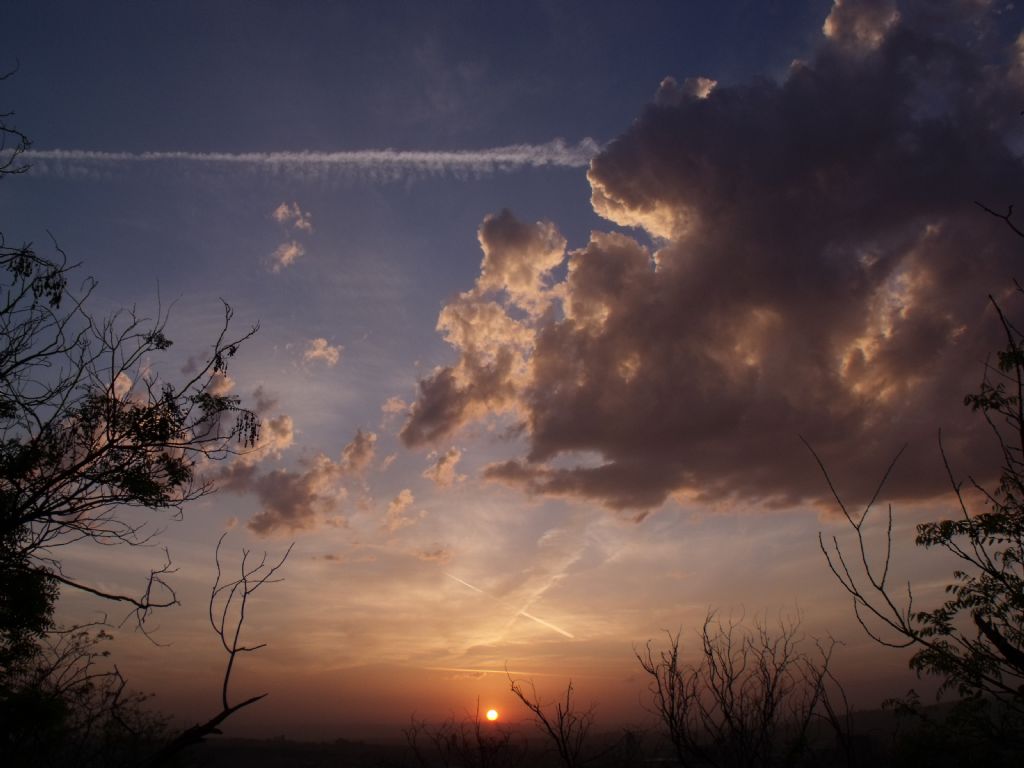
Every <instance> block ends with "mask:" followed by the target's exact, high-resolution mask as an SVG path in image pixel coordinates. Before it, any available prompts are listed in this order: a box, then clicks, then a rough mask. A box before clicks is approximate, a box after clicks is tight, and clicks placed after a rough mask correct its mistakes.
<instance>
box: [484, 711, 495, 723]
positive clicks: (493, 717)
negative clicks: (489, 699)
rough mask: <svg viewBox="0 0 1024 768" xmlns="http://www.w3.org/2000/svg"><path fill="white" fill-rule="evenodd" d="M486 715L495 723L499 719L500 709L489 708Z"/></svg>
mask: <svg viewBox="0 0 1024 768" xmlns="http://www.w3.org/2000/svg"><path fill="white" fill-rule="evenodd" d="M484 717H486V718H487V719H488V720H490V721H491V722H492V723H493V722H494V721H495V720H497V719H498V710H496V709H488V710H487V714H486V715H484Z"/></svg>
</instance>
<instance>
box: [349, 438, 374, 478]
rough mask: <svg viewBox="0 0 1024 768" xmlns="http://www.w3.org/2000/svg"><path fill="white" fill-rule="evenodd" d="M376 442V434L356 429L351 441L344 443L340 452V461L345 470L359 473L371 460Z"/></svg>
mask: <svg viewBox="0 0 1024 768" xmlns="http://www.w3.org/2000/svg"><path fill="white" fill-rule="evenodd" d="M376 444H377V435H376V434H374V433H373V432H363V430H361V429H357V430H356V434H355V437H353V438H352V442H350V443H349V444H348V445H346V446H345V448H344V449H343V450H342V452H341V463H342V466H344V467H345V471H346V472H350V473H352V474H359V473H360V472H362V471H363V470H365V469H366V468H367V467H368V466H369V465H370V462H371V461H373V456H374V452H375V447H376Z"/></svg>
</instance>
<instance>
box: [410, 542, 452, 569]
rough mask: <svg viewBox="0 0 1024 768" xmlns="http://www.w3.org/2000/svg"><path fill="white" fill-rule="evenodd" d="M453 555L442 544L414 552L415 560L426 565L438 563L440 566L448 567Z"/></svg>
mask: <svg viewBox="0 0 1024 768" xmlns="http://www.w3.org/2000/svg"><path fill="white" fill-rule="evenodd" d="M454 557H455V555H454V554H453V553H452V551H451V549H449V548H448V547H446V546H444V545H443V544H435V545H434V546H432V547H430V548H428V549H421V550H418V551H417V552H416V558H417V559H419V560H422V561H423V562H426V563H440V564H441V565H448V564H449V563H450V562H451V561H452V560H453V559H454Z"/></svg>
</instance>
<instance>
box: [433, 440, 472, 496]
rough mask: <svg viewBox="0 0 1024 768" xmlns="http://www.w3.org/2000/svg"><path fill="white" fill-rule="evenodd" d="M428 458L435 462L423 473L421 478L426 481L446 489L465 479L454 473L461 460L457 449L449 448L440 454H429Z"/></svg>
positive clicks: (460, 453)
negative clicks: (431, 481)
mask: <svg viewBox="0 0 1024 768" xmlns="http://www.w3.org/2000/svg"><path fill="white" fill-rule="evenodd" d="M430 458H432V459H435V461H434V463H433V464H431V465H430V466H429V467H428V468H427V469H426V470H424V472H423V477H425V478H427V479H428V480H433V481H434V483H435V484H437V485H439V486H441V487H442V488H447V487H449V486H451V485H452V484H453V483H458V482H461V481H463V480H465V479H466V476H465V475H459V474H456V473H455V467H456V466H457V465H458V463H459V459H461V458H462V451H460V450H459V449H458V448H455V447H452V448H449V449H448V450H447V451H445V452H444V453H442V454H431V456H430Z"/></svg>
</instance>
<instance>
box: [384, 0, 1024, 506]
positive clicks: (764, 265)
mask: <svg viewBox="0 0 1024 768" xmlns="http://www.w3.org/2000/svg"><path fill="white" fill-rule="evenodd" d="M995 12H996V9H995V7H994V6H993V5H991V4H984V3H977V2H963V3H944V4H935V3H905V4H900V5H899V6H898V7H897V6H896V5H894V4H892V3H885V2H875V1H871V2H867V1H865V0H861V1H860V2H849V1H847V2H841V3H837V4H836V6H835V7H834V8H833V10H832V13H831V14H830V16H829V18H828V20H827V21H826V22H825V25H824V29H823V38H822V41H821V43H820V45H819V47H818V49H817V50H816V51H815V52H814V53H813V55H812V56H810V57H809V58H808V59H807V60H806V61H802V62H794V64H793V66H792V68H791V70H790V72H789V74H788V75H787V77H786V78H785V80H784V81H783V82H781V83H776V82H771V81H767V80H763V81H758V82H754V83H751V84H747V85H739V86H733V87H722V86H718V87H712V83H711V82H710V81H707V80H702V79H690V80H688V81H685V82H684V84H683V86H679V85H677V84H676V82H675V81H673V80H671V79H666V81H665V82H664V83H663V84H662V88H661V90H660V91H659V94H658V97H657V98H656V100H655V102H654V103H653V104H652V105H650V106H649V107H648V108H646V109H645V110H644V112H643V113H642V114H641V115H640V117H639V118H638V119H637V120H636V121H635V123H634V124H633V125H632V127H631V128H630V129H629V130H628V131H627V132H626V133H625V134H624V135H622V136H621V137H619V138H618V139H616V140H615V141H613V142H612V143H611V144H610V145H608V146H607V147H606V148H605V150H604V151H602V152H601V154H599V155H598V156H597V157H596V158H595V159H594V160H593V162H592V164H591V169H590V172H589V179H590V182H591V186H592V190H593V198H592V200H593V205H594V208H595V210H596V211H597V212H598V213H600V214H601V215H603V216H604V217H606V218H608V219H610V220H611V221H613V222H615V223H617V224H620V225H623V226H639V227H643V228H644V229H646V230H647V232H648V233H650V234H651V235H652V236H653V237H654V240H655V243H656V245H657V250H656V251H655V252H654V253H650V252H649V251H648V250H647V249H646V248H645V247H643V246H642V245H641V244H640V243H638V242H637V241H636V240H634V239H633V238H631V237H627V236H625V235H622V234H601V233H595V234H593V236H592V238H591V241H590V243H589V244H588V245H587V246H586V247H584V248H582V249H579V250H576V251H574V252H572V253H571V254H570V255H569V258H568V272H567V275H566V278H565V280H564V281H562V282H559V283H557V284H550V281H549V280H548V279H547V276H548V275H549V271H550V270H551V268H552V266H553V265H552V262H551V261H550V260H544V259H541V260H538V259H536V258H534V256H533V254H534V253H535V252H536V247H535V248H533V249H531V248H525V249H520V251H521V254H522V255H519V256H517V255H516V252H515V251H514V250H509V251H508V253H509V254H511V256H510V258H512V259H518V261H517V265H519V266H522V268H523V269H525V270H526V273H529V274H530V275H532V276H531V277H530V279H529V280H526V278H524V277H523V274H525V273H524V272H522V271H521V270H519V269H518V267H514V265H512V264H511V263H509V262H508V261H507V260H506V261H502V262H501V264H502V268H501V271H500V274H501V275H504V276H505V278H504V279H503V280H496V279H495V278H494V274H495V270H494V269H493V268H491V267H488V266H487V265H488V264H493V263H495V260H494V259H493V258H491V256H490V252H491V251H493V250H494V249H495V248H500V247H501V246H500V242H499V241H501V240H502V238H503V237H504V239H505V242H506V243H507V244H509V245H512V244H515V243H523V242H527V241H528V239H527V238H525V237H524V236H523V234H522V232H523V230H522V227H524V226H526V225H519V226H518V227H517V226H513V225H512V224H511V222H508V221H506V222H505V225H506V226H504V227H500V228H499V227H490V228H488V227H487V225H486V222H485V226H484V227H482V228H481V233H483V232H485V231H486V232H488V234H489V235H491V236H490V237H489V238H488V239H487V240H486V241H485V239H484V237H483V235H481V243H482V245H484V246H485V258H484V265H485V268H484V270H483V274H482V276H481V279H480V280H479V281H478V283H477V286H476V287H475V288H474V289H473V290H472V291H470V292H468V293H466V294H462V295H461V296H460V297H459V298H458V299H456V300H455V301H453V302H452V303H451V304H450V305H449V306H448V307H446V308H445V310H444V311H443V312H442V316H441V320H440V321H439V328H440V329H441V330H443V331H444V332H445V334H446V337H447V338H448V340H449V341H450V342H451V343H452V344H453V345H454V346H456V348H457V349H459V350H460V352H461V359H460V362H459V363H458V364H457V365H456V366H453V367H451V368H445V369H440V370H439V371H437V372H436V373H435V374H434V375H433V376H432V377H430V378H428V379H427V380H425V381H423V382H421V385H420V386H421V392H420V398H419V400H418V401H417V402H416V403H415V404H414V406H413V409H412V415H411V418H410V420H409V421H408V422H407V423H406V426H405V429H404V431H403V438H404V439H405V441H406V443H407V444H408V445H418V444H421V443H427V442H430V441H433V440H436V439H438V438H440V437H443V436H446V435H449V434H450V433H451V432H452V431H454V430H455V429H457V428H458V427H459V426H460V425H461V424H463V423H465V422H466V421H468V420H470V419H472V418H477V417H479V416H480V415H481V414H483V413H485V412H486V410H487V409H488V408H502V409H509V410H511V411H513V412H514V413H516V414H517V415H518V416H519V417H520V418H521V420H522V422H523V423H524V424H525V426H526V429H525V434H526V435H527V439H528V446H529V448H528V452H527V453H526V455H525V456H522V457H520V458H518V459H513V460H510V461H508V462H505V463H499V464H496V465H492V466H491V467H490V468H488V469H487V470H486V475H487V476H488V477H490V478H492V479H496V480H501V481H504V482H507V483H510V484H514V485H517V486H521V487H524V488H526V489H527V490H529V491H531V492H535V493H546V494H555V495H564V496H570V497H577V498H588V499H595V500H598V501H601V502H603V503H605V504H607V505H608V506H610V507H613V508H617V509H628V508H632V509H646V508H650V507H653V506H656V505H657V504H659V503H660V502H662V501H663V500H664V499H665V498H667V497H668V495H669V494H672V493H674V492H682V493H684V494H686V495H688V496H691V497H698V498H704V499H718V498H726V497H738V498H744V499H749V500H754V501H761V502H768V503H772V504H790V503H795V502H798V501H801V500H805V499H810V498H817V497H820V495H821V491H822V490H823V483H822V479H821V477H820V475H819V474H817V471H816V469H815V467H814V463H813V460H812V459H811V458H810V456H809V454H808V453H807V451H806V449H805V448H804V447H803V445H802V444H801V443H800V440H799V438H798V435H803V436H804V437H806V438H807V439H808V440H809V441H810V442H811V443H812V444H813V445H814V446H815V448H816V449H817V450H818V451H819V453H820V454H821V455H822V457H823V458H824V460H825V461H826V463H827V464H828V465H830V466H831V467H833V468H834V469H835V470H836V471H837V473H838V475H839V478H838V479H839V481H840V483H841V485H842V487H843V488H844V490H846V491H848V492H849V493H850V494H851V495H852V496H857V497H860V498H863V497H864V496H865V495H866V494H868V493H869V492H870V491H871V490H873V487H874V484H875V483H876V482H877V480H878V477H879V474H880V471H881V470H882V469H884V466H885V464H886V463H887V461H888V459H889V458H890V457H891V456H892V454H893V453H894V452H895V451H896V450H897V449H898V448H899V446H900V445H901V444H902V443H903V442H905V441H909V442H910V443H911V446H912V448H911V450H910V451H909V452H908V454H907V456H906V459H905V460H904V461H903V463H902V464H901V467H900V471H899V472H898V473H897V475H896V476H895V478H894V484H893V485H892V486H891V487H890V490H892V491H894V492H896V493H899V494H901V495H903V496H928V495H932V494H934V493H937V492H939V491H941V490H942V489H943V487H944V481H943V478H942V473H941V471H939V470H940V469H941V465H940V464H939V463H938V455H937V448H936V443H935V436H936V431H937V429H938V427H940V426H942V427H943V428H944V429H945V434H946V436H947V449H948V451H949V453H950V456H951V459H952V460H953V462H954V464H955V465H956V466H958V467H960V468H962V469H964V470H968V469H970V470H976V471H978V470H979V468H980V467H982V466H985V463H984V459H985V458H986V456H987V455H988V454H987V453H986V448H985V446H987V445H988V437H987V435H986V429H987V427H985V425H984V423H983V422H981V423H979V422H980V419H979V418H977V417H976V416H972V415H971V414H970V413H969V412H967V410H966V409H964V408H962V407H961V404H962V399H963V395H964V394H965V393H966V392H969V391H973V390H975V389H976V388H977V385H978V381H979V380H980V377H981V374H982V364H983V361H984V360H985V358H986V355H987V353H988V352H989V351H990V350H992V349H993V348H994V347H997V346H998V345H999V343H1000V335H999V333H998V328H997V327H996V322H995V321H996V318H995V315H994V312H993V310H992V308H991V306H990V305H989V303H988V299H987V296H988V294H989V293H990V292H995V293H996V294H997V296H1000V297H1002V298H1003V299H1004V300H1006V301H1007V303H1008V304H1009V305H1010V306H1011V308H1013V301H1012V300H1011V299H1010V298H1009V296H1008V292H1007V291H1006V289H1007V287H1008V285H1009V279H1010V278H1011V277H1012V276H1013V275H1015V274H1020V272H1021V269H1020V253H1021V249H1022V245H1024V243H1022V242H1021V241H1020V240H1017V239H1014V238H1013V237H1012V235H1011V234H1010V233H1009V232H1008V230H1007V229H1006V228H1005V227H1004V226H1001V223H1000V222H999V221H997V220H995V219H994V218H992V217H990V216H986V215H985V214H984V213H983V212H981V211H980V210H979V209H978V208H977V207H975V206H974V205H973V203H972V201H973V200H974V199H982V200H986V201H991V202H992V203H993V205H999V206H1001V205H1004V204H1005V203H1006V202H1008V201H1012V200H1013V199H1014V198H1015V197H1016V196H1018V195H1019V194H1020V193H1021V188H1020V185H1019V181H1020V179H1021V178H1022V175H1021V171H1022V170H1024V169H1022V164H1021V161H1020V159H1019V158H1018V156H1017V154H1016V152H1015V151H1014V150H1012V149H1011V144H1012V142H1013V140H1014V139H1013V137H1015V136H1018V137H1019V135H1020V134H1019V127H1018V125H1017V121H1018V120H1019V119H1020V118H1019V117H1018V112H1019V110H1020V106H1021V104H1022V103H1024V88H1022V85H1024V77H1022V64H1021V59H1022V55H1024V45H1022V44H1021V43H1019V42H1017V41H1016V40H1014V39H1012V38H1007V37H1006V36H1005V33H1006V30H1005V25H1004V24H1001V23H1000V21H999V19H998V18H996V17H995V16H994V14H995ZM1014 32H1016V30H1015V31H1014ZM1001 35H1002V37H1001ZM504 215H505V214H503V216H504ZM535 227H536V231H537V232H538V233H540V232H547V235H546V240H544V241H545V242H548V243H557V242H558V238H557V234H556V233H554V232H553V229H548V228H549V227H550V225H547V224H544V223H538V224H537V225H535ZM535 239H537V242H541V241H542V240H541V239H540V238H539V235H538V238H535ZM488 249H491V251H488ZM530 270H532V273H531V272H530ZM511 275H515V276H516V277H515V279H516V285H518V286H522V285H531V286H533V289H532V293H531V295H530V297H529V302H528V301H527V299H526V298H525V297H524V296H522V295H520V294H517V289H516V286H514V285H512V284H511V283H510V279H511V278H510V277H508V276H511ZM531 281H532V282H531ZM531 302H532V303H531ZM545 302H555V304H553V305H552V306H555V307H558V306H560V308H561V311H557V310H555V309H548V310H547V311H534V310H533V308H535V307H540V308H543V307H545ZM482 308H488V313H489V314H488V317H489V318H490V322H489V323H480V324H478V325H472V324H470V325H464V326H457V325H456V324H455V323H454V321H453V317H454V316H464V317H475V316H476V315H474V312H477V313H478V314H479V312H481V311H482ZM460 327H461V328H462V330H461V331H459V332H456V330H457V329H458V328H460ZM467 328H468V330H467ZM453 329H456V330H453ZM481 350H483V352H481ZM483 374H486V375H483ZM493 393H501V395H500V397H499V396H495V395H494V394H493ZM594 457H597V460H596V462H595V461H594V460H593V459H594ZM990 465H991V464H990ZM996 466H997V464H996Z"/></svg>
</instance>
